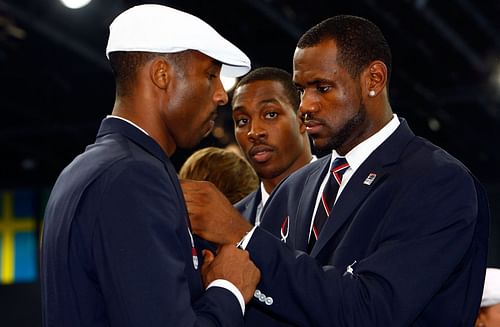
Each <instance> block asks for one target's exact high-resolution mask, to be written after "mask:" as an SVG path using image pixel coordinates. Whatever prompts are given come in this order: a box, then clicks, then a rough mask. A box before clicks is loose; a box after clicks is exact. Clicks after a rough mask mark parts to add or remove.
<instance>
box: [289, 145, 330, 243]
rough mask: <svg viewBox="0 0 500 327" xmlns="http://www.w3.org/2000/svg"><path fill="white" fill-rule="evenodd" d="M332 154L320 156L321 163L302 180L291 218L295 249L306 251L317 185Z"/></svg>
mask: <svg viewBox="0 0 500 327" xmlns="http://www.w3.org/2000/svg"><path fill="white" fill-rule="evenodd" d="M331 158H332V155H331V154H330V155H328V156H325V157H323V158H321V159H320V160H322V161H323V162H322V164H321V165H318V168H317V169H316V170H314V171H312V172H311V173H310V174H309V176H308V177H307V179H306V181H305V182H304V187H303V192H302V193H301V195H300V199H298V201H299V202H298V203H299V206H298V207H297V212H296V214H295V217H296V218H295V219H292V230H293V231H295V234H296V235H295V237H294V239H295V244H294V246H295V248H296V249H297V250H302V251H306V249H307V243H308V241H309V230H310V227H311V218H312V214H313V211H314V207H315V205H316V198H317V195H318V191H319V187H320V186H321V182H322V181H323V178H324V177H325V174H326V173H327V171H328V168H329V167H330V162H331Z"/></svg>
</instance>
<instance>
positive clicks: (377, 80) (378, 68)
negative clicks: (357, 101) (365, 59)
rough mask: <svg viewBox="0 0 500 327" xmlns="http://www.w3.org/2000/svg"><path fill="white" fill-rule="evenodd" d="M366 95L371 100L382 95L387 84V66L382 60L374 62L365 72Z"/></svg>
mask: <svg viewBox="0 0 500 327" xmlns="http://www.w3.org/2000/svg"><path fill="white" fill-rule="evenodd" d="M362 78H363V81H364V83H363V85H364V86H365V89H364V90H363V92H364V94H363V95H367V96H368V97H370V98H373V97H376V96H377V95H378V94H380V93H381V92H382V91H383V90H384V88H385V86H386V84H387V66H386V65H385V64H384V63H383V62H382V61H380V60H375V61H373V62H372V63H371V64H370V65H369V66H368V67H367V68H366V69H365V70H364V72H363V74H362Z"/></svg>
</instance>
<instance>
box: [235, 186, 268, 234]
mask: <svg viewBox="0 0 500 327" xmlns="http://www.w3.org/2000/svg"><path fill="white" fill-rule="evenodd" d="M261 200H262V193H261V191H260V185H259V188H257V190H255V191H253V192H252V193H250V194H248V195H247V196H246V197H244V198H243V199H241V200H240V201H238V202H237V203H235V204H234V207H235V208H236V209H238V211H239V212H240V213H241V214H242V215H243V217H245V218H246V219H247V220H248V221H249V222H250V223H251V224H252V225H255V218H256V216H257V207H258V206H259V203H260V201H261Z"/></svg>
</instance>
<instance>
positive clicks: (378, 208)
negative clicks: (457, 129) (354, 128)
mask: <svg viewBox="0 0 500 327" xmlns="http://www.w3.org/2000/svg"><path fill="white" fill-rule="evenodd" d="M330 160H331V156H330V155H329V156H327V157H324V158H322V159H320V160H317V161H316V162H313V163H311V164H309V165H307V166H306V167H305V168H303V169H301V170H299V171H297V172H296V173H294V174H292V175H290V176H289V177H288V178H287V180H286V181H285V182H284V183H282V184H281V185H280V186H279V187H278V189H276V190H275V192H274V193H273V195H272V196H271V197H270V199H269V200H268V203H267V205H266V208H265V209H264V212H263V216H262V223H261V226H260V227H257V228H256V229H255V232H254V234H253V236H252V238H251V240H250V242H249V243H248V246H247V248H246V249H247V250H248V251H249V252H250V255H251V259H252V260H253V261H254V262H255V263H256V265H257V266H258V267H259V269H260V270H261V276H262V278H261V282H260V283H259V286H258V292H257V294H258V295H259V298H260V300H256V299H254V300H253V303H254V304H257V305H259V306H260V307H261V308H262V310H263V312H266V311H267V312H272V313H273V315H277V316H280V317H281V318H282V319H286V320H288V321H289V322H291V323H293V324H296V325H298V326H301V327H305V326H360V327H366V326H384V327H388V326H468V327H469V326H473V324H474V319H475V317H476V314H477V311H478V308H479V303H480V300H481V294H482V288H483V281H484V274H485V267H486V258H487V243H488V232H489V208H488V203H487V197H486V193H485V191H484V189H483V188H482V186H481V185H480V183H479V182H478V181H477V180H476V178H475V177H474V176H473V175H472V174H471V173H470V172H469V170H468V169H467V168H466V167H465V166H464V165H463V164H462V163H460V162H459V161H458V160H456V159H455V158H453V157H452V156H451V155H450V154H448V153H446V152H445V151H444V150H442V149H440V148H439V147H437V146H435V145H433V144H431V143H430V142H428V141H427V140H425V139H422V138H420V137H417V136H415V135H414V134H413V133H412V132H411V130H410V129H409V127H408V125H407V123H406V121H404V120H402V121H401V125H400V126H399V127H398V128H397V129H396V131H395V132H394V133H393V134H392V135H391V136H390V137H389V138H388V139H387V140H385V141H384V142H383V143H382V144H381V145H380V146H379V147H378V148H377V149H376V150H375V151H374V152H373V153H372V154H371V155H370V156H369V157H368V158H367V159H366V160H365V161H364V162H363V164H362V165H361V166H360V167H359V168H358V169H357V171H356V172H355V173H354V174H353V176H352V177H351V179H350V180H349V182H348V183H347V185H346V187H345V188H344V189H343V191H342V193H341V194H340V196H339V198H338V200H337V202H336V204H335V206H334V208H333V209H332V215H331V216H330V217H329V219H328V221H327V223H326V224H325V226H324V228H323V230H322V231H321V234H320V236H319V239H318V241H317V242H316V243H315V246H314V248H313V249H312V252H311V254H310V255H306V254H305V253H304V252H301V251H305V250H306V248H307V241H308V234H309V227H310V223H311V216H312V213H313V210H314V206H315V202H316V195H317V193H318V189H319V186H320V184H321V181H322V179H323V177H324V176H325V173H326V171H327V169H328V166H329V163H330ZM373 174H374V175H373ZM368 176H372V177H374V176H375V178H374V180H373V181H372V182H371V183H370V182H368V180H367V177H368ZM284 217H286V219H288V222H287V224H286V227H287V231H286V235H287V238H286V244H285V243H284V242H280V241H279V240H278V238H280V235H281V228H282V226H283V225H284V224H283V220H284ZM266 229H267V231H266ZM268 231H269V232H268ZM271 234H272V235H271ZM297 250H299V251H297ZM300 250H301V251H300ZM262 325H263V326H266V325H267V326H272V325H273V323H272V321H271V320H270V321H269V323H267V324H266V323H262Z"/></svg>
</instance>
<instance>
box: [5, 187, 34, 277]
mask: <svg viewBox="0 0 500 327" xmlns="http://www.w3.org/2000/svg"><path fill="white" fill-rule="evenodd" d="M36 238H37V234H36V222H35V210H34V192H33V191H30V190H20V191H15V192H9V191H7V192H3V193H0V284H12V283H15V282H32V281H35V279H36V278H37V241H36Z"/></svg>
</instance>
